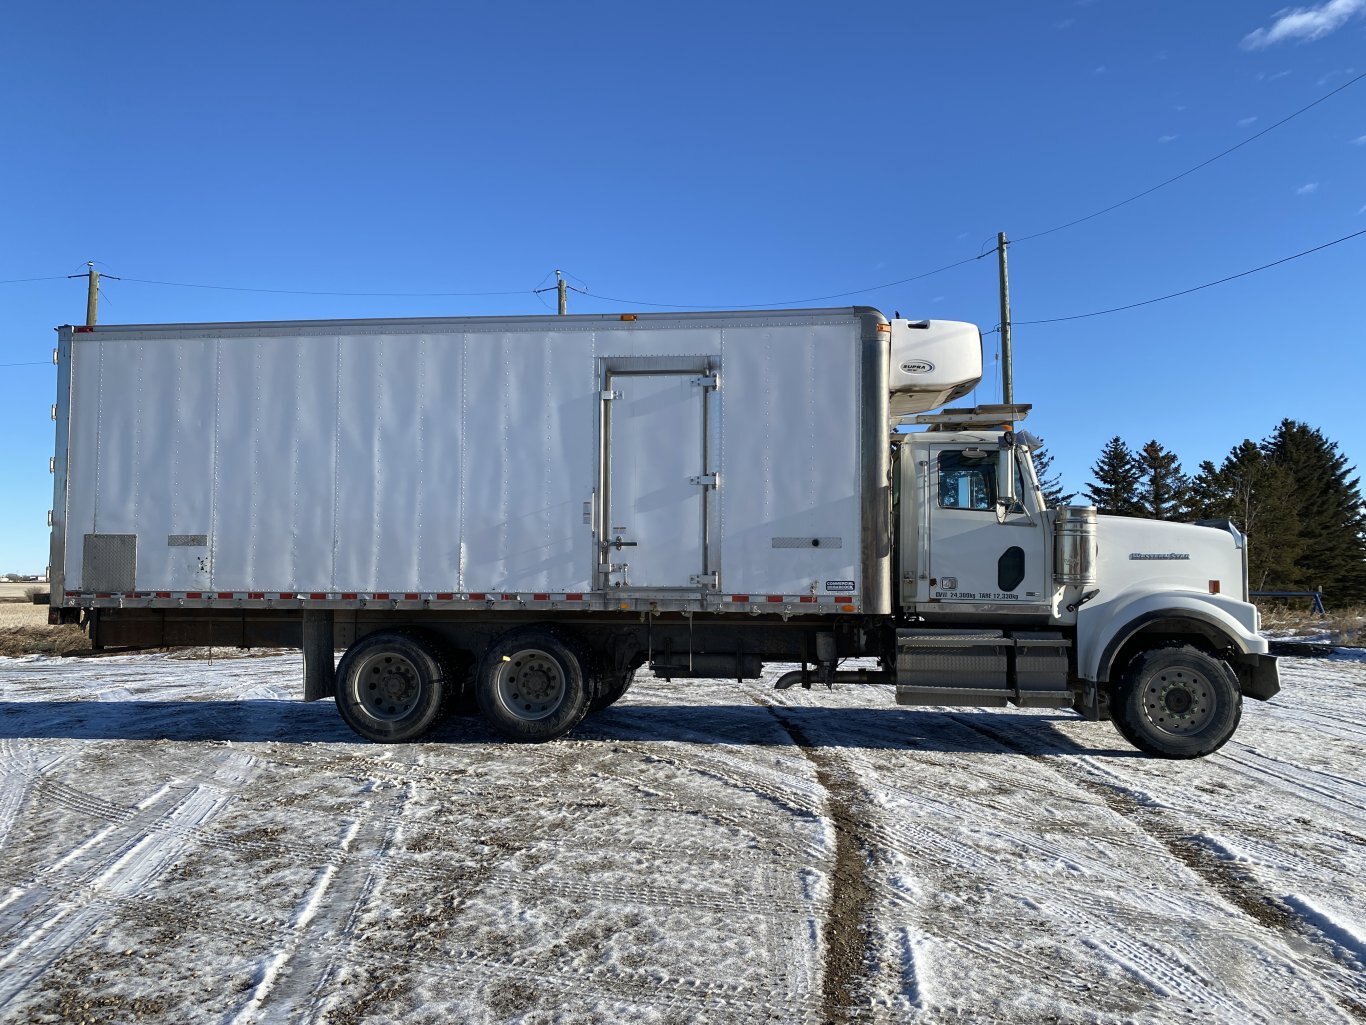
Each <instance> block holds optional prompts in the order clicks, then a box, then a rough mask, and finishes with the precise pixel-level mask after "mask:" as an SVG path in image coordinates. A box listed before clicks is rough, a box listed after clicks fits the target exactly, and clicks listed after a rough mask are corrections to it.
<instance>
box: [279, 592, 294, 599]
mask: <svg viewBox="0 0 1366 1025" xmlns="http://www.w3.org/2000/svg"><path fill="white" fill-rule="evenodd" d="M280 597H281V598H297V597H298V595H297V594H295V593H294V592H293V591H281V592H280Z"/></svg>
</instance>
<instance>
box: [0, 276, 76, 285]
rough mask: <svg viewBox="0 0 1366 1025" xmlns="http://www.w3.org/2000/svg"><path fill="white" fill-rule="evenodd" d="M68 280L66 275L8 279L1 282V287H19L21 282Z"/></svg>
mask: <svg viewBox="0 0 1366 1025" xmlns="http://www.w3.org/2000/svg"><path fill="white" fill-rule="evenodd" d="M66 278H67V275H65V274H50V275H48V276H47V277H44V278H7V279H5V280H4V281H0V285H17V284H19V283H20V282H21V281H65V280H66Z"/></svg>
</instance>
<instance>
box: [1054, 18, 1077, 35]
mask: <svg viewBox="0 0 1366 1025" xmlns="http://www.w3.org/2000/svg"><path fill="white" fill-rule="evenodd" d="M1076 23H1077V19H1076V18H1063V19H1062V21H1055V22H1054V23H1053V27H1054V28H1055V29H1057V30H1058V31H1059V32H1063V31H1066V30H1067V29H1069V28H1071V27H1072V26H1073V25H1075V24H1076Z"/></svg>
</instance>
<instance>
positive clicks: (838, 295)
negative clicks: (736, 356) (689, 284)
mask: <svg viewBox="0 0 1366 1025" xmlns="http://www.w3.org/2000/svg"><path fill="white" fill-rule="evenodd" d="M993 252H994V250H993ZM990 255H991V254H990V253H983V254H981V256H969V257H968V258H967V259H964V260H957V261H955V262H954V263H948V264H945V265H944V266H942V267H936V268H935V269H934V270H927V271H924V272H923V273H921V274H914V275H912V276H911V277H909V278H901V279H899V280H897V281H888V282H886V283H885V284H881V285H872V286H870V287H868V288H856V289H854V290H853V291H850V292H835V293H832V294H831V295H815V296H808V297H807V298H805V299H782V300H779V301H778V302H767V303H744V304H743V306H742V307H740V306H737V307H736V308H743V309H755V310H757V309H763V308H765V307H769V306H797V305H799V304H801V303H818V302H824V301H826V300H827V299H845V298H848V297H849V296H851V295H864V294H866V293H868V292H876V291H878V290H880V289H883V288H892V287H894V286H896V285H905V284H909V283H910V282H912V281H920V280H921V279H923V278H928V277H933V276H934V275H935V274H942V273H944V271H948V270H953V269H954V268H955V267H961V266H963V265H964V264H965V263H975V262H976V261H978V260H980V259H982V257H983V256H990ZM570 287H571V288H573V287H574V286H572V285H571V286H570ZM574 291H575V292H578V293H579V294H580V295H586V296H588V297H589V298H592V299H602V300H604V301H605V302H610V303H624V304H625V305H627V306H654V307H658V308H660V309H669V310H715V309H718V308H721V307H724V306H725V305H726V304H724V303H712V304H710V305H707V306H697V305H684V304H682V303H656V302H646V301H645V300H643V299H618V298H616V297H614V296H610V295H598V294H597V293H596V292H589V291H586V290H584V289H582V288H574Z"/></svg>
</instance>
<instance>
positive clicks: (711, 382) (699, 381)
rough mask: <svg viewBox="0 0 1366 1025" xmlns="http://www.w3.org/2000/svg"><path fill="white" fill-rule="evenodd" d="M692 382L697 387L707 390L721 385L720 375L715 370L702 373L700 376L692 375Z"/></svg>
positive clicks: (712, 389)
mask: <svg viewBox="0 0 1366 1025" xmlns="http://www.w3.org/2000/svg"><path fill="white" fill-rule="evenodd" d="M692 383H693V384H695V385H697V386H698V387H699V388H704V389H707V390H708V391H714V390H715V389H717V388H720V387H721V376H720V375H719V374H717V373H715V372H713V373H710V374H703V375H702V376H701V377H694V378H693V379H692Z"/></svg>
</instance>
